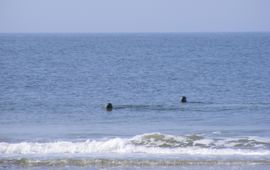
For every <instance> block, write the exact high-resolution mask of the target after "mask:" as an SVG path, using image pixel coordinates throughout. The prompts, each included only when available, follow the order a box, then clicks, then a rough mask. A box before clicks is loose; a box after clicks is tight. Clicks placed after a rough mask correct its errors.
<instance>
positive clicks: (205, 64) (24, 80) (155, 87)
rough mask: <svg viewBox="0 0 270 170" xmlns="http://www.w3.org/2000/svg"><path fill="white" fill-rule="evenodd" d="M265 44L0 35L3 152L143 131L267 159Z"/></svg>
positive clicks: (242, 37)
mask: <svg viewBox="0 0 270 170" xmlns="http://www.w3.org/2000/svg"><path fill="white" fill-rule="evenodd" d="M269 47H270V34H269V33H185V34H184V33H183V34H180V33H179V34H173V33H171V34H169V33H168V34H0V94H1V95H0V142H2V144H6V145H0V155H2V157H10V156H11V155H12V156H14V154H15V156H18V155H19V157H27V156H25V153H27V154H29V153H30V154H33V151H31V149H30V150H29V151H27V152H25V153H24V152H22V151H21V150H20V149H22V148H24V147H25V146H18V148H17V150H16V149H14V150H12V151H10V150H8V149H7V148H8V147H13V145H12V144H21V143H22V142H30V144H29V145H30V146H32V145H31V142H40V143H44V142H45V144H46V142H52V141H68V142H71V143H70V144H71V145H72V144H74V143H72V142H75V144H77V143H76V141H85V140H98V141H99V140H104V139H106V140H110V139H114V138H120V139H122V140H128V139H133V137H135V138H136V139H137V137H138V135H139V136H140V137H142V139H143V140H146V139H148V135H149V133H150V134H154V135H156V136H154V137H153V140H154V141H155V140H157V139H160V136H162V135H165V136H166V135H169V136H170V135H172V136H173V137H175V138H177V137H183V136H184V137H187V136H190V135H197V136H199V138H203V139H207V140H214V144H213V143H211V144H209V143H207V144H206V145H207V146H206V148H210V149H212V148H213V145H214V146H215V149H221V148H226V149H228V148H230V149H231V148H233V149H248V151H258V152H259V153H263V152H266V154H265V155H266V156H267V158H266V160H267V161H269V160H270V159H269V155H270V131H269V129H270V111H269V110H270V90H269V89H270V48H269ZM184 95H185V96H187V100H188V102H187V103H180V97H181V96H184ZM108 102H111V103H112V104H113V106H114V109H113V110H112V111H111V112H107V111H106V110H105V109H104V106H105V105H106V104H107V103H108ZM145 138H146V139H145ZM187 140H189V138H188V139H187ZM192 140H193V138H192ZM194 140H195V141H196V140H197V138H196V139H195V138H194ZM216 140H217V141H219V140H222V141H223V142H224V141H227V140H231V141H235V140H237V141H238V140H239V141H240V144H239V143H238V144H239V145H237V144H235V145H233V146H229V145H226V144H221V145H219V144H217V141H216ZM242 140H246V141H244V142H243V141H242ZM231 141H230V142H231ZM252 141H253V142H254V141H255V144H254V143H252ZM162 142H164V140H162ZM165 142H168V141H166V140H165ZM193 142H194V141H193ZM201 142H202V141H201ZM204 142H205V141H204ZM204 142H202V143H203V144H205V143H204ZM230 142H229V143H230ZM241 142H242V143H241ZM225 143H226V142H225ZM151 144H152V143H151ZM167 144H168V143H167ZM259 144H260V145H259ZM240 145H241V146H242V145H244V146H245V147H244V148H243V147H241V146H240ZM166 146H167V145H166ZM179 146H180V145H179V143H177V146H176V145H175V146H174V147H179ZM1 147H2V148H1ZM57 147H58V146H55V148H56V150H57ZM147 147H149V143H147ZM150 147H157V146H156V145H155V146H152V145H150ZM158 147H160V146H158ZM181 147H183V146H182V145H181ZM181 147H180V148H181ZM186 147H188V148H189V147H197V146H196V144H195V143H192V144H190V146H189V145H188V146H185V147H184V148H186ZM30 148H31V147H30ZM1 149H2V150H1ZM43 149H44V148H43ZM163 151H164V150H162V153H163ZM248 151H247V152H248ZM68 152H69V150H67V151H66V152H65V153H68ZM106 152H107V150H106ZM149 152H150V151H149ZM164 152H165V151H164ZM244 152H246V150H245V151H244ZM57 153H62V150H59V152H57ZM76 153H77V152H76ZM78 153H80V152H78ZM86 153H91V154H92V150H91V151H89V152H86ZM128 153H130V152H128ZM132 153H133V152H132ZM135 153H137V152H135ZM207 153H208V152H207ZM222 153H223V152H222ZM252 153H253V152H252ZM36 154H38V155H39V154H41V155H42V154H46V153H43V152H36ZM151 154H153V153H152V152H151ZM154 154H156V153H154ZM177 154H180V155H181V154H182V152H179V153H177ZM233 154H234V153H232V155H233ZM182 155H184V156H185V155H188V154H186V153H183V154H182ZM221 155H222V154H221ZM265 155H263V156H265ZM34 156H35V154H34ZM43 156H44V155H43ZM101 157H102V156H101ZM131 157H132V156H131ZM264 160H265V158H264Z"/></svg>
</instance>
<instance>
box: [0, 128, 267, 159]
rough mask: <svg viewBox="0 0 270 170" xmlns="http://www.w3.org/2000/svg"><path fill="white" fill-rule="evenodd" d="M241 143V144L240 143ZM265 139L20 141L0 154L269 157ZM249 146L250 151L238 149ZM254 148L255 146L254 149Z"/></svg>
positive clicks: (168, 137) (163, 137)
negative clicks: (138, 154)
mask: <svg viewBox="0 0 270 170" xmlns="http://www.w3.org/2000/svg"><path fill="white" fill-rule="evenodd" d="M239 142H242V143H239ZM268 144H269V143H266V141H265V140H264V143H263V142H262V141H255V140H254V139H252V140H249V139H245V140H243V139H230V140H229V139H225V140H215V139H206V138H203V137H201V136H194V135H193V136H173V135H165V134H160V133H152V134H143V135H138V136H135V137H133V138H113V139H108V140H99V141H98V140H86V141H82V142H71V141H57V142H47V143H38V142H20V143H7V142H1V143H0V155H8V154H19V155H25V154H34V155H44V154H62V153H63V154H66V153H68V154H69V153H71V154H95V153H104V154H107V153H119V154H133V153H145V154H154V155H221V156H222V155H242V156H268V155H270V150H269V149H267V148H265V146H264V145H268ZM239 145H240V146H242V145H243V146H245V145H252V147H250V146H249V148H239V147H238V146H239ZM253 145H254V146H253Z"/></svg>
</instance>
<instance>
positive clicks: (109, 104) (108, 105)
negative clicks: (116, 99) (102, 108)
mask: <svg viewBox="0 0 270 170" xmlns="http://www.w3.org/2000/svg"><path fill="white" fill-rule="evenodd" d="M112 109H113V106H112V104H111V103H108V104H107V106H106V110H107V111H112Z"/></svg>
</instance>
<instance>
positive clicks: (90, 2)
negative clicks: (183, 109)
mask: <svg viewBox="0 0 270 170" xmlns="http://www.w3.org/2000/svg"><path fill="white" fill-rule="evenodd" d="M242 31H244V32H260V31H270V0H0V32H242Z"/></svg>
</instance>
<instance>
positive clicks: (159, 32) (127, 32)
mask: <svg viewBox="0 0 270 170" xmlns="http://www.w3.org/2000/svg"><path fill="white" fill-rule="evenodd" d="M170 33H175V34H177V33H180V34H181V33H270V30H269V31H179V32H178V31H167V32H164V31H156V32H155V31H153V32H148V31H145V32H133V31H123V32H107V31H104V32H57V31H56V32H0V34H170Z"/></svg>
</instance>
